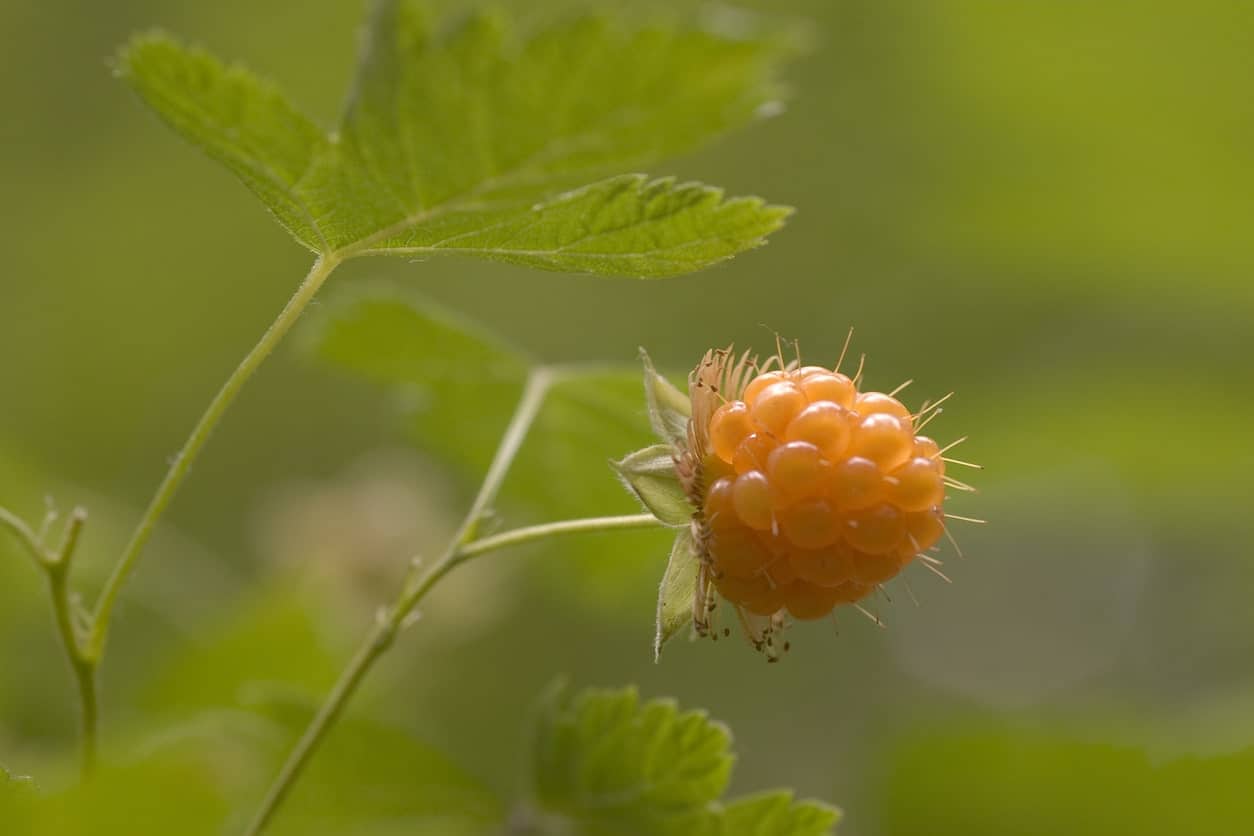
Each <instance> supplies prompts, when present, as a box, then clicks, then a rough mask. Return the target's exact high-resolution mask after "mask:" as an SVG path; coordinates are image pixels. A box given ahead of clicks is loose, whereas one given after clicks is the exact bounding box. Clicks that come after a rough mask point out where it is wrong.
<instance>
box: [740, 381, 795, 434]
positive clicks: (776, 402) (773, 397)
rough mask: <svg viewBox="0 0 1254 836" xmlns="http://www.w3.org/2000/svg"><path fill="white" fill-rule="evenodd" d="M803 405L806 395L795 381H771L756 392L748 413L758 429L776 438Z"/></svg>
mask: <svg viewBox="0 0 1254 836" xmlns="http://www.w3.org/2000/svg"><path fill="white" fill-rule="evenodd" d="M805 405H806V396H805V395H803V394H801V390H800V389H798V388H797V385H796V384H795V383H792V382H784V383H772V384H771V385H770V386H768V387H766V388H765V389H763V390H762V391H761V393H759V394H758V398H757V400H756V401H754V403H753V407H752V409H751V411H750V414H751V415H752V416H753V420H754V421H755V422H756V423H757V425H758V427H759V428H760V429H763V430H765V431H766V432H768V433H770V434H771V435H773V436H776V437H777V438H778V437H780V436H783V434H784V429H785V428H786V427H787V426H788V422H789V421H791V420H792V419H793V418H794V417H796V415H797V413H798V412H800V411H801V410H802V409H804V408H805Z"/></svg>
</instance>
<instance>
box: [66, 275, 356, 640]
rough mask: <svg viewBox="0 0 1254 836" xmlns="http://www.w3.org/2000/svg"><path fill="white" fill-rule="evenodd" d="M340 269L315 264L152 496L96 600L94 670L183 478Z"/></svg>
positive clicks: (217, 397) (92, 634)
mask: <svg viewBox="0 0 1254 836" xmlns="http://www.w3.org/2000/svg"><path fill="white" fill-rule="evenodd" d="M339 263H340V258H339V257H338V256H331V255H327V256H322V257H320V258H319V259H318V260H317V261H315V262H314V263H313V266H312V267H311V268H310V269H309V273H308V275H306V276H305V279H304V281H302V282H301V284H300V287H299V288H297V289H296V293H295V294H293V295H292V298H291V299H289V300H288V302H287V304H286V305H285V306H284V307H283V310H282V311H281V312H280V313H279V315H278V317H277V318H276V319H275V320H274V322H273V323H271V324H270V327H269V328H267V329H266V332H265V333H264V334H262V336H261V339H260V340H259V341H258V342H257V344H256V345H255V346H253V348H252V350H251V351H249V352H248V354H247V355H245V357H244V359H243V360H242V361H241V362H240V364H239V366H238V367H236V369H235V371H234V372H232V373H231V376H230V377H228V378H227V379H226V382H225V383H224V384H222V388H221V389H220V390H218V394H217V395H215V396H214V398H213V400H212V401H210V402H209V406H208V407H207V408H206V409H205V412H204V414H202V415H201V416H200V420H199V421H197V422H196V426H195V427H194V428H193V429H192V432H191V435H189V436H188V437H187V441H186V442H184V444H183V448H182V449H181V450H179V452H178V455H176V456H175V457H174V460H173V461H172V462H171V464H170V469H169V470H168V471H167V472H166V475H165V478H164V479H162V480H161V485H160V486H159V487H158V488H157V492H156V494H154V495H153V497H152V500H151V501H150V502H149V504H148V508H147V510H146V511H145V512H144V515H143V517H142V518H141V519H140V521H139V523H138V525H137V526H136V527H135V531H134V533H133V534H132V535H131V539H130V541H129V542H128V543H127V545H126V548H125V550H124V551H123V552H122V556H121V558H119V560H118V562H117V564H116V565H115V566H114V567H113V572H112V574H111V575H110V576H109V579H108V580H107V581H106V582H105V585H104V589H103V590H102V591H101V593H100V597H99V598H98V599H97V602H96V609H95V612H94V613H93V615H92V619H91V631H90V633H89V635H88V641H87V647H86V651H87V654H88V657H89V658H90V659H91V660H92V662H93V664H95V663H98V661H99V659H100V655H101V653H102V652H103V651H104V646H105V642H106V640H107V639H108V636H109V624H110V621H111V618H112V615H113V607H114V605H115V604H116V603H117V600H118V595H119V593H120V592H121V591H122V587H123V586H124V585H125V583H126V581H127V579H128V578H129V577H130V575H131V573H132V572H133V571H134V570H135V565H136V563H137V562H138V561H139V556H140V554H141V553H142V552H143V550H144V546H146V545H147V544H148V540H149V539H150V538H151V537H152V534H153V531H154V530H155V529H156V527H157V522H158V521H159V520H160V519H161V516H162V514H164V513H165V510H166V508H167V507H169V505H170V502H171V501H172V500H173V499H174V495H175V494H176V493H177V492H178V489H179V486H180V485H182V484H183V480H184V478H186V476H187V473H188V471H190V470H191V468H192V465H193V464H194V463H195V461H196V457H197V456H198V455H199V454H200V451H201V450H202V449H203V448H204V446H205V443H206V442H207V441H208V440H209V436H210V435H212V434H213V430H214V428H215V427H217V425H218V422H219V421H220V420H221V419H222V416H223V414H225V413H226V411H227V409H228V408H229V407H230V406H231V403H232V402H234V400H235V397H236V396H237V395H238V394H239V392H240V390H241V389H243V388H244V384H245V383H247V382H248V380H249V378H251V377H252V376H253V373H254V372H256V371H257V369H258V367H260V366H261V364H262V362H263V361H264V360H265V359H266V358H267V357H268V356H270V353H271V352H272V351H274V348H275V346H277V345H278V344H279V342H280V341H282V339H283V337H284V336H285V335H286V334H287V332H288V331H289V330H290V329H291V327H292V325H293V324H295V322H296V320H297V319H298V318H299V317H300V315H301V313H302V312H303V311H304V310H305V307H306V306H307V305H308V304H309V302H310V301H311V300H312V299H313V298H314V296H315V295H316V294H317V292H318V290H319V289H320V288H321V287H322V284H323V282H325V281H326V279H327V277H328V276H329V275H331V272H332V271H333V270H335V268H336V267H337V266H339Z"/></svg>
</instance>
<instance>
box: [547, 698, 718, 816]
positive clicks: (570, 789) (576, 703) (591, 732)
mask: <svg viewBox="0 0 1254 836" xmlns="http://www.w3.org/2000/svg"><path fill="white" fill-rule="evenodd" d="M730 743H731V734H730V733H729V732H728V730H727V729H726V728H725V727H724V726H722V725H720V724H718V723H715V722H713V721H711V720H710V719H709V717H707V716H706V714H705V713H704V712H701V711H688V712H682V713H681V712H680V711H679V709H678V708H677V707H676V705H675V704H674V703H673V702H670V701H665V700H654V701H651V702H647V703H643V704H641V702H640V699H639V697H638V695H637V694H636V691H635V689H631V688H628V689H624V690H621V691H601V690H589V691H584V692H583V693H581V694H579V695H577V696H574V697H569V696H566V695H561V694H559V695H557V696H556V697H555V698H554V699H552V700H551V701H550V703H549V705H548V706H547V707H546V709H545V711H544V713H543V717H542V719H541V725H540V729H539V732H538V735H537V740H536V751H535V754H534V760H533V769H534V784H535V793H536V797H537V800H538V801H539V803H540V804H541V805H542V806H543V807H544V808H545V809H547V810H549V811H551V812H556V813H560V814H563V815H565V816H567V817H569V818H571V819H574V820H575V821H577V822H579V823H580V824H581V825H582V826H584V827H585V828H588V829H590V830H591V831H592V832H596V833H624V834H627V833H634V834H649V833H669V832H680V831H677V830H676V829H675V828H676V827H677V825H678V823H681V822H683V823H687V824H691V823H692V822H694V821H701V820H703V819H704V818H706V817H708V816H709V815H710V812H711V810H712V805H713V803H714V801H715V800H716V799H717V798H718V797H719V796H720V795H721V794H722V792H723V790H724V789H725V788H726V786H727V781H728V778H729V777H730V775H731V768H732V756H731V754H730V752H729V751H728V748H729V745H730Z"/></svg>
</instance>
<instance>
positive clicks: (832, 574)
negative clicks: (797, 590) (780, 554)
mask: <svg viewBox="0 0 1254 836" xmlns="http://www.w3.org/2000/svg"><path fill="white" fill-rule="evenodd" d="M852 554H853V553H852V552H851V551H850V550H849V549H848V548H847V547H845V546H843V545H841V544H837V545H834V546H828V547H827V548H825V549H794V550H793V551H792V552H791V553H790V554H789V555H788V562H789V564H790V565H791V566H792V568H793V571H794V572H795V573H796V576H797V577H798V578H801V580H803V581H806V582H808V583H813V584H818V585H819V586H828V587H836V586H840V585H841V584H842V583H844V582H845V581H848V580H850V579H851V578H853V560H852Z"/></svg>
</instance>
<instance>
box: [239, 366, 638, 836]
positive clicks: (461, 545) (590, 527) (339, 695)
mask: <svg viewBox="0 0 1254 836" xmlns="http://www.w3.org/2000/svg"><path fill="white" fill-rule="evenodd" d="M552 380H553V375H552V372H551V370H548V369H543V368H541V369H538V370H536V371H534V372H532V375H531V377H530V378H529V379H528V381H527V386H526V388H525V389H524V390H523V394H522V397H521V399H520V400H519V403H518V407H517V408H516V410H515V412H514V417H513V418H512V419H511V420H510V424H509V427H508V428H507V429H506V431H505V435H504V436H503V437H502V439H501V443H500V446H499V447H498V448H497V451H496V456H495V457H494V458H493V460H492V465H491V466H490V467H489V469H488V474H487V476H485V477H484V480H483V484H482V485H481V486H480V488H479V493H478V494H477V495H476V496H475V500H474V502H473V503H472V504H471V506H470V510H469V511H468V512H467V513H466V516H465V518H464V519H463V520H462V523H461V525H460V526H459V527H458V529H457V533H456V534H454V535H453V538H452V539H451V540H450V541H449V544H448V546H447V548H446V549H445V551H444V553H443V554H442V555H441V556H440V559H439V560H437V561H436V562H435V563H433V564H431V567H430V568H429V569H427V571H426V572H424V573H421V574H419V573H418V571H417V570H418V564H417V563H415V564H414V568H413V569H411V571H410V573H409V575H408V576H407V577H406V580H405V583H404V584H403V585H402V588H401V593H400V595H399V596H398V597H397V599H396V601H394V602H393V604H392V605H391V607H389V608H388V610H387V611H385V612H384V613H382V614H381V615H380V617H379V620H378V622H377V623H376V624H375V626H374V629H373V630H371V632H370V634H369V635H368V636H367V637H366V640H365V642H364V643H363V644H362V646H361V648H360V649H359V650H358V651H357V654H356V655H355V656H354V657H353V659H352V661H351V662H350V663H349V665H348V667H347V668H345V670H344V672H343V673H342V674H341V675H340V678H339V680H338V681H337V682H336V684H335V687H333V688H332V689H331V693H330V694H329V695H328V696H327V698H326V700H325V702H324V703H323V705H322V707H321V709H319V711H318V713H317V715H316V716H315V717H314V719H313V720H312V721H310V723H309V726H308V727H307V728H306V729H305V731H304V733H303V734H302V735H301V737H300V740H298V741H297V743H296V746H295V748H294V749H293V750H292V752H291V754H289V755H288V758H287V761H286V762H285V763H284V764H283V767H282V769H280V770H279V774H278V775H277V776H276V777H275V780H274V782H273V784H271V786H270V790H269V791H268V792H267V793H266V797H265V799H264V800H263V801H262V804H261V808H260V809H259V810H258V812H257V815H256V817H255V818H254V819H253V821H252V824H251V825H250V826H249V828H248V830H247V831H245V833H246V836H260V834H261V833H262V832H263V831H264V830H265V828H266V826H267V825H268V824H269V823H270V821H271V820H272V819H273V817H274V814H275V813H276V812H277V811H278V809H279V806H280V805H281V804H282V803H283V800H284V799H285V798H286V797H287V795H288V793H289V792H290V791H291V789H292V786H293V785H294V784H295V782H296V780H297V779H298V778H299V777H300V774H301V772H302V771H303V770H304V768H305V766H306V765H307V764H308V763H309V760H310V759H311V758H312V757H313V755H314V754H315V753H316V752H317V749H318V747H319V746H320V745H321V743H322V741H323V739H325V737H326V735H327V733H328V732H329V731H330V729H331V727H332V726H333V725H334V724H335V721H336V720H337V719H338V718H339V717H340V714H341V713H342V712H343V711H344V708H345V706H347V704H348V701H349V700H351V699H352V697H353V695H354V694H355V693H356V691H357V689H358V687H360V685H361V683H362V681H363V680H364V679H365V677H366V675H367V674H368V673H369V672H370V669H371V668H372V667H373V666H374V663H375V662H376V661H377V660H378V659H379V657H380V656H382V655H383V653H384V652H385V651H386V650H387V649H388V648H389V647H391V646H392V643H393V642H394V641H395V639H396V635H397V634H398V633H399V632H400V631H401V629H402V628H403V627H404V626H405V623H406V619H407V618H408V617H409V615H410V613H411V612H413V610H414V608H415V607H416V606H417V605H418V604H419V603H420V602H421V601H422V600H423V598H424V597H426V594H427V593H428V592H429V591H430V590H431V588H432V587H434V586H435V585H436V584H437V583H438V582H439V581H440V579H441V578H443V577H444V576H445V575H447V574H448V573H449V572H451V571H452V570H453V569H454V568H456V567H457V566H459V565H460V564H462V563H465V562H466V561H468V560H470V559H471V558H473V557H477V556H479V555H482V554H487V553H488V552H491V551H496V550H498V549H503V548H507V547H509V546H515V545H519V544H522V543H528V542H532V541H535V540H541V539H545V538H548V537H554V536H558V535H562V534H573V533H576V532H587V531H612V530H620V529H631V528H647V527H651V526H654V525H659V523H658V521H657V519H656V518H654V517H653V516H652V515H649V514H634V515H630V516H617V517H590V518H587V519H578V520H564V521H562V522H553V523H545V524H543V525H535V526H528V527H526V528H518V529H515V530H513V531H507V532H504V533H502V534H497V535H494V536H492V537H485V538H483V539H482V540H475V539H473V538H474V533H475V529H476V527H477V526H478V524H479V521H480V519H481V518H482V517H483V514H484V512H485V511H487V509H488V506H489V505H490V504H491V503H492V502H493V501H494V500H495V499H496V495H497V493H498V492H499V491H500V488H501V484H502V483H503V482H504V481H505V476H506V474H507V473H508V472H509V467H510V464H511V463H512V462H513V460H514V457H515V456H516V455H517V453H518V449H519V447H521V446H522V442H523V440H524V439H525V438H526V436H527V431H528V430H529V429H530V427H531V424H532V422H533V421H534V420H535V417H536V414H537V413H538V412H539V410H540V406H541V405H542V404H543V402H544V397H545V395H546V394H547V392H548V389H549V386H550V385H551V383H552Z"/></svg>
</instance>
